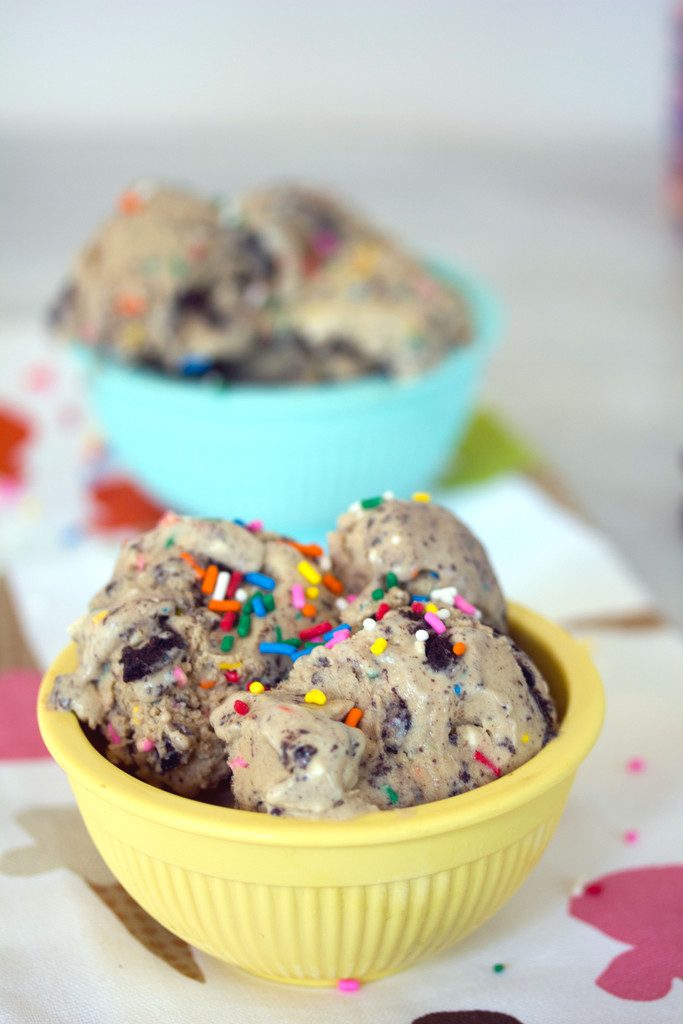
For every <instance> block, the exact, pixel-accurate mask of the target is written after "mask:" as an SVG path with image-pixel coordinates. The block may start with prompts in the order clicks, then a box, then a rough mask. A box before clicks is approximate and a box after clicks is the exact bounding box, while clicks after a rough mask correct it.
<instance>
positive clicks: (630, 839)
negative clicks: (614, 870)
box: [624, 828, 640, 845]
mask: <svg viewBox="0 0 683 1024" xmlns="http://www.w3.org/2000/svg"><path fill="white" fill-rule="evenodd" d="M639 839H640V833H639V832H638V830H637V829H635V828H630V829H628V831H626V832H624V842H625V843H629V844H631V845H633V843H637V842H638V840H639Z"/></svg>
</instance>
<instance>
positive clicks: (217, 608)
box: [209, 599, 242, 612]
mask: <svg viewBox="0 0 683 1024" xmlns="http://www.w3.org/2000/svg"><path fill="white" fill-rule="evenodd" d="M241 607H242V602H241V601H232V600H230V599H228V600H227V601H209V611H210V612H238V611H239V610H240V608H241Z"/></svg>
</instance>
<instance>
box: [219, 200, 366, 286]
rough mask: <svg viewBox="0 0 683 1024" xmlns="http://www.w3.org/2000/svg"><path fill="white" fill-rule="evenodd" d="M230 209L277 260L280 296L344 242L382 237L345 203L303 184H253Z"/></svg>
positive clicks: (345, 244) (335, 254)
mask: <svg viewBox="0 0 683 1024" xmlns="http://www.w3.org/2000/svg"><path fill="white" fill-rule="evenodd" d="M234 208H235V213H236V217H237V223H240V224H243V225H244V226H246V227H248V228H249V229H250V230H251V231H253V232H255V233H256V234H258V236H259V237H260V238H261V239H262V240H263V243H264V245H265V246H266V247H267V249H268V250H269V251H270V252H271V253H273V255H274V257H275V259H276V260H277V262H278V266H279V268H280V277H279V282H278V286H279V295H280V297H290V296H292V295H294V294H296V293H297V292H298V290H299V288H300V287H301V285H302V283H303V282H304V281H306V280H311V279H313V278H314V277H317V276H318V275H319V274H320V272H321V271H322V270H323V269H324V268H326V267H327V266H329V265H330V264H331V263H332V262H333V261H334V260H336V259H337V258H339V256H340V255H341V254H342V253H343V252H344V251H345V250H346V248H347V247H349V246H353V245H357V244H362V243H364V242H372V241H375V240H379V238H380V236H379V234H378V233H377V231H376V230H375V229H374V228H372V227H371V226H370V224H369V223H368V222H367V221H366V220H365V219H364V218H363V217H361V216H360V214H358V213H356V212H355V211H354V210H352V209H351V208H350V207H349V206H348V205H347V204H345V203H342V202H340V200H339V199H337V198H335V197H334V196H332V195H330V194H329V193H327V192H323V191H321V190H318V189H314V188H309V187H307V186H302V185H293V184H281V185H275V186H272V187H270V188H257V189H252V190H251V191H249V192H245V193H244V194H243V195H241V196H239V197H238V198H237V199H236V201H235V204H234Z"/></svg>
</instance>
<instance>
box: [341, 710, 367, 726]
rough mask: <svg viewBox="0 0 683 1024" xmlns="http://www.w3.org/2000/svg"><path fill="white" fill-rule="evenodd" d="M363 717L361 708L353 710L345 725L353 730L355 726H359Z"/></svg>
mask: <svg viewBox="0 0 683 1024" xmlns="http://www.w3.org/2000/svg"><path fill="white" fill-rule="evenodd" d="M362 717H363V712H362V711H361V709H360V708H351V710H350V711H349V713H348V715H347V716H346V718H345V719H344V725H350V726H351V728H352V729H353V728H355V726H357V725H358V723H359V722H360V720H361V718H362Z"/></svg>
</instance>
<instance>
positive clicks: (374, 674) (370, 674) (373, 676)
mask: <svg viewBox="0 0 683 1024" xmlns="http://www.w3.org/2000/svg"><path fill="white" fill-rule="evenodd" d="M367 673H368V679H376V678H377V676H378V675H379V672H378V671H377V669H376V668H369V669H368V670H367Z"/></svg>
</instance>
